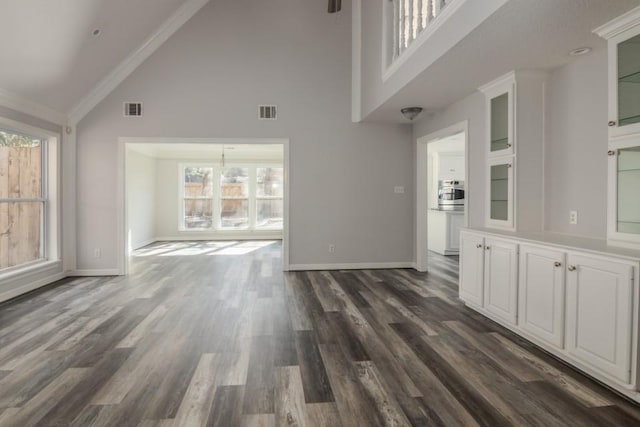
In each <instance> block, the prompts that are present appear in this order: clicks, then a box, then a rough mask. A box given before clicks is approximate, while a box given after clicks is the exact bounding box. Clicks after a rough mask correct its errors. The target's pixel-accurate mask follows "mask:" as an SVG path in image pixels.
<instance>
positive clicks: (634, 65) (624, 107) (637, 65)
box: [618, 35, 640, 126]
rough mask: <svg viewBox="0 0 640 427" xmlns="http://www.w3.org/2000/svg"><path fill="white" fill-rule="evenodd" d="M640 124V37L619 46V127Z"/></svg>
mask: <svg viewBox="0 0 640 427" xmlns="http://www.w3.org/2000/svg"><path fill="white" fill-rule="evenodd" d="M634 123H640V35H638V36H635V37H633V38H631V39H629V40H626V41H624V42H622V43H620V44H619V45H618V125H619V126H626V125H631V124H634Z"/></svg>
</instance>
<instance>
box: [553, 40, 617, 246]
mask: <svg viewBox="0 0 640 427" xmlns="http://www.w3.org/2000/svg"><path fill="white" fill-rule="evenodd" d="M547 100H548V102H547V106H548V108H547V114H546V121H547V132H546V147H545V175H546V177H545V222H546V229H547V230H550V231H556V232H560V233H568V234H578V235H583V236H589V237H595V238H601V239H604V238H606V236H607V224H606V219H607V161H608V158H607V140H608V130H607V121H608V118H607V116H608V111H607V51H606V49H605V43H604V41H603V42H602V45H601V46H598V49H595V50H594V52H592V53H591V54H590V55H587V56H585V57H582V58H579V59H577V60H575V61H574V62H572V63H570V64H569V65H567V66H565V67H562V68H559V69H557V70H555V71H554V72H553V73H552V74H551V78H550V79H549V83H548V90H547ZM571 210H577V211H578V225H570V224H569V211H571Z"/></svg>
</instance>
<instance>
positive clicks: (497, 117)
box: [491, 93, 509, 152]
mask: <svg viewBox="0 0 640 427" xmlns="http://www.w3.org/2000/svg"><path fill="white" fill-rule="evenodd" d="M507 148H509V94H508V93H504V94H502V95H500V96H498V97H496V98H493V99H492V100H491V151H492V152H493V151H500V150H506V149H507Z"/></svg>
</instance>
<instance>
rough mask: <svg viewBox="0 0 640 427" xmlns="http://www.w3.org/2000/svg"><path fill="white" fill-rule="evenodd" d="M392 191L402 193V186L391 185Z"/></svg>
mask: <svg viewBox="0 0 640 427" xmlns="http://www.w3.org/2000/svg"><path fill="white" fill-rule="evenodd" d="M393 192H394V193H396V194H404V187H402V186H397V187H393Z"/></svg>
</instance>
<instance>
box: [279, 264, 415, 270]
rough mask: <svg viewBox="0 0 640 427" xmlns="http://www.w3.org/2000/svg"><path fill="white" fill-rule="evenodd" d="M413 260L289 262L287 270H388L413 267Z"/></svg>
mask: <svg viewBox="0 0 640 427" xmlns="http://www.w3.org/2000/svg"><path fill="white" fill-rule="evenodd" d="M414 266H415V263H414V262H363V263H345V264H291V265H289V270H288V271H307V270H381V269H384V270H390V269H396V268H414Z"/></svg>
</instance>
